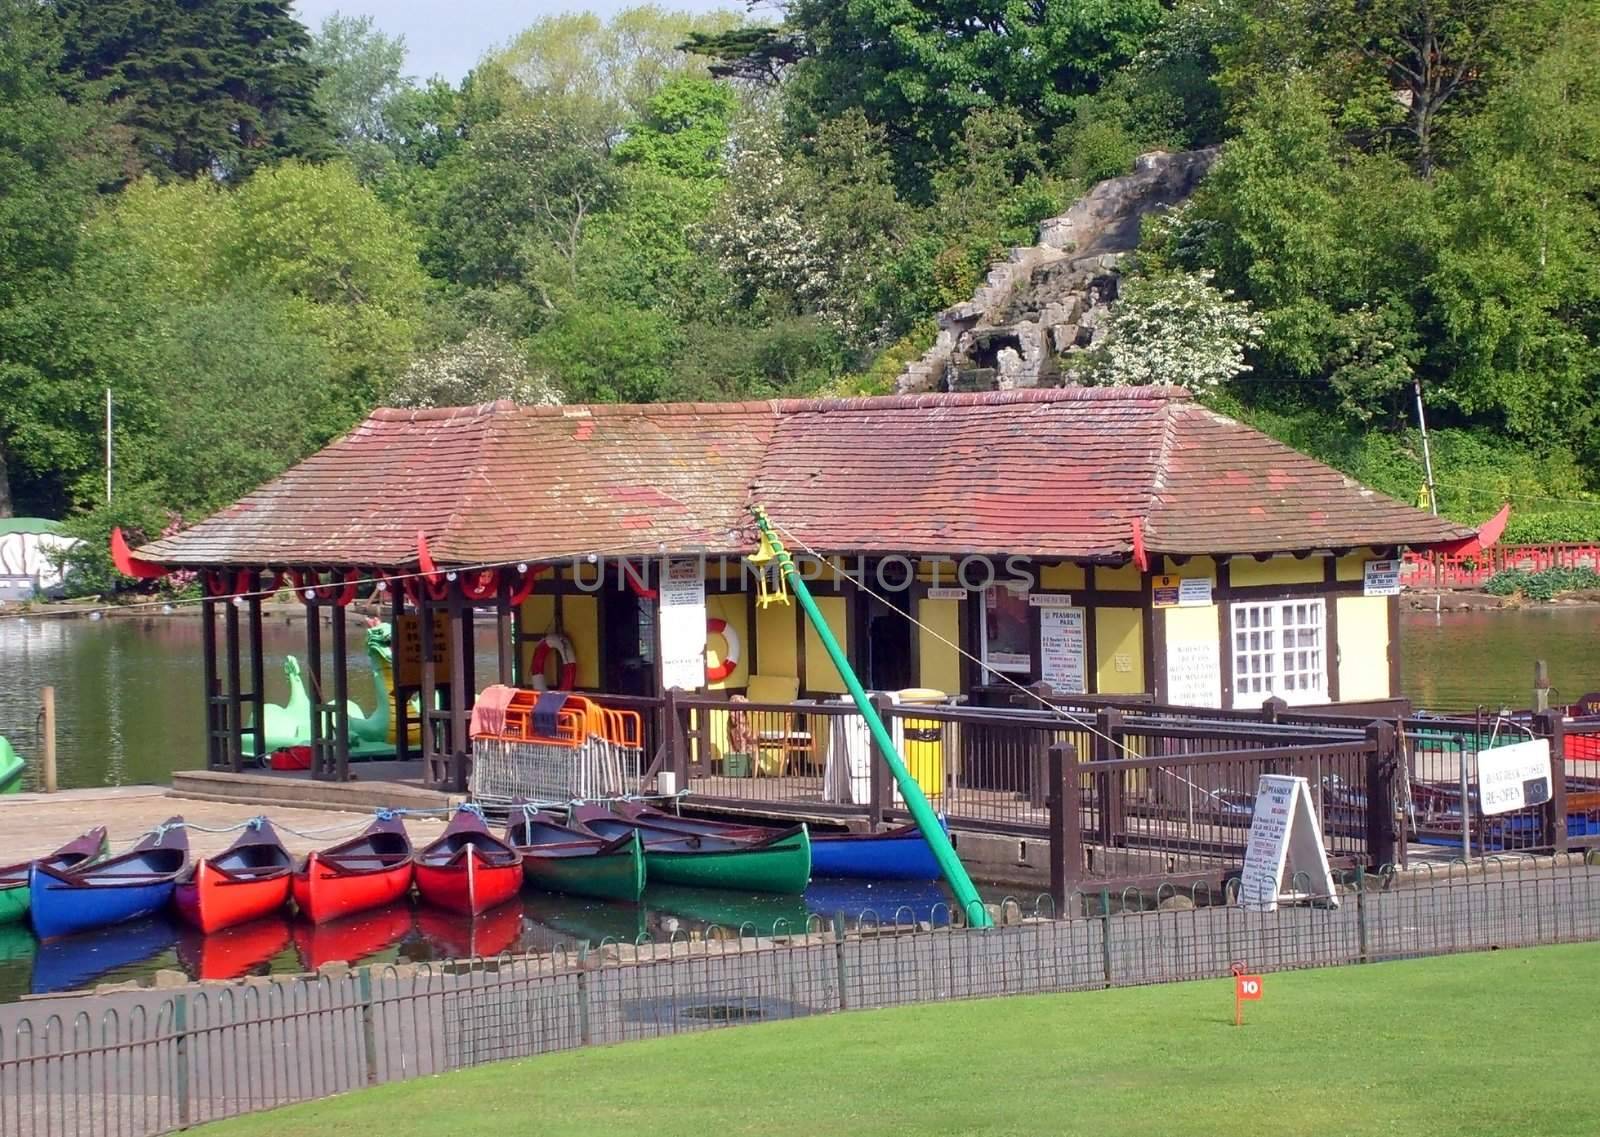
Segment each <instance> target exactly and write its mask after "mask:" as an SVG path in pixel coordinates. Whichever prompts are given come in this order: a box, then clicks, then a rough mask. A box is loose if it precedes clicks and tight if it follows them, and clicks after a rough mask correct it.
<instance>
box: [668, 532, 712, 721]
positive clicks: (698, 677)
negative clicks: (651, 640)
mask: <svg viewBox="0 0 1600 1137" xmlns="http://www.w3.org/2000/svg"><path fill="white" fill-rule="evenodd" d="M705 683H706V582H705V577H704V576H703V575H702V574H701V572H700V562H699V561H698V560H696V559H694V558H692V557H677V558H670V559H668V561H667V562H666V564H664V565H663V566H662V569H661V685H662V686H663V687H678V688H681V689H682V690H685V691H698V690H699V689H700V688H701V687H704V686H705Z"/></svg>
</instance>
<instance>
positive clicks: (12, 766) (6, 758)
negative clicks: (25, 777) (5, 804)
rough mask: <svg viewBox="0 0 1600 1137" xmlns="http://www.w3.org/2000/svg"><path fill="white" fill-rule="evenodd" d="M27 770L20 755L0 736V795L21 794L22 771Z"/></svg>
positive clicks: (3, 736)
mask: <svg viewBox="0 0 1600 1137" xmlns="http://www.w3.org/2000/svg"><path fill="white" fill-rule="evenodd" d="M25 769H27V765H26V763H24V762H23V761H22V755H20V754H18V753H17V752H16V751H15V750H13V749H12V748H11V743H9V742H7V741H6V739H5V735H0V794H15V793H21V792H22V771H23V770H25Z"/></svg>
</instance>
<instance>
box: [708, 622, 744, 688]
mask: <svg viewBox="0 0 1600 1137" xmlns="http://www.w3.org/2000/svg"><path fill="white" fill-rule="evenodd" d="M706 635H708V636H721V637H722V641H723V643H724V644H726V645H727V650H726V651H724V652H723V653H722V662H721V663H719V664H717V665H716V666H715V667H712V666H711V665H710V664H709V663H708V664H706V682H707V683H721V682H722V681H723V680H724V679H726V678H728V677H729V676H730V675H732V674H733V673H734V672H735V671H737V670H739V656H740V654H741V653H742V651H743V648H742V647H741V646H740V644H739V633H738V632H736V631H734V630H733V626H732V625H731V624H729V623H728V621H726V620H724V619H723V618H722V617H721V616H713V617H711V618H710V619H709V620H707V621H706Z"/></svg>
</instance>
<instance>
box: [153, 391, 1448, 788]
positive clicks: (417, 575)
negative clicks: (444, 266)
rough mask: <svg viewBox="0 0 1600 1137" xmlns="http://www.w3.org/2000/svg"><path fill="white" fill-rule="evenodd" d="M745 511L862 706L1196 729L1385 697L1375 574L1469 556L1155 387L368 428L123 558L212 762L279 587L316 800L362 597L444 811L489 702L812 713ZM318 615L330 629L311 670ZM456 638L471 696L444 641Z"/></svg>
mask: <svg viewBox="0 0 1600 1137" xmlns="http://www.w3.org/2000/svg"><path fill="white" fill-rule="evenodd" d="M753 505H760V506H762V507H764V508H765V510H766V513H767V515H768V517H769V518H770V519H771V521H772V523H773V524H774V526H775V527H776V529H777V531H778V532H779V534H780V535H781V536H782V538H783V540H784V542H785V543H786V545H788V547H789V548H790V550H791V551H792V552H793V553H795V554H797V555H798V556H800V557H801V558H802V564H803V566H804V567H805V570H806V572H807V575H808V576H809V577H810V578H811V586H812V589H813V591H814V592H815V594H816V595H817V596H818V599H819V603H820V605H821V608H822V611H823V613H824V615H825V616H826V618H827V621H828V623H829V624H830V626H831V630H832V632H833V634H834V635H835V636H836V637H837V639H838V640H839V642H840V643H841V644H842V645H844V647H845V650H846V652H847V654H848V657H849V659H850V661H851V662H852V664H853V665H854V667H855V668H856V669H857V671H858V673H859V674H860V676H861V678H862V680H863V682H864V683H865V684H866V685H867V687H868V688H869V689H873V690H880V691H897V690H901V689H907V688H921V689H931V690H933V691H936V692H940V693H943V694H945V695H948V696H952V697H959V698H961V699H962V700H964V701H965V703H966V705H967V706H968V707H982V706H1002V707H1003V706H1013V707H1014V706H1016V705H1017V701H1018V692H1019V688H1031V689H1032V690H1033V691H1034V692H1037V693H1041V695H1042V696H1044V697H1056V698H1060V699H1070V698H1071V697H1073V696H1080V697H1083V698H1085V699H1100V700H1102V701H1104V700H1127V701H1128V702H1130V703H1137V702H1139V701H1140V700H1143V701H1146V702H1154V703H1159V704H1172V705H1180V706H1187V707H1209V708H1218V709H1219V710H1223V711H1233V710H1248V711H1251V712H1256V711H1259V710H1260V708H1261V707H1262V705H1263V703H1264V702H1266V701H1267V700H1281V702H1282V703H1283V704H1286V705H1289V706H1308V705H1320V704H1347V705H1349V704H1354V705H1361V704H1369V703H1378V702H1382V701H1384V700H1388V699H1391V698H1393V697H1395V696H1397V695H1398V694H1399V691H1400V652H1399V646H1398V637H1397V620H1398V600H1397V595H1396V594H1397V592H1398V588H1399V585H1398V573H1397V568H1398V566H1397V564H1396V559H1397V558H1398V557H1399V556H1400V554H1401V552H1402V550H1405V549H1436V548H1448V549H1457V550H1459V549H1461V548H1464V547H1471V545H1472V543H1473V542H1474V541H1475V539H1476V538H1475V535H1474V533H1473V532H1472V531H1470V530H1468V529H1464V528H1462V527H1460V526H1458V525H1455V524H1453V523H1451V522H1448V521H1446V520H1444V519H1441V518H1438V517H1434V516H1431V515H1429V514H1427V513H1425V512H1422V511H1419V510H1417V509H1414V508H1412V507H1410V506H1408V505H1406V504H1403V503H1401V502H1398V501H1395V500H1392V499H1390V498H1387V497H1384V496H1382V495H1380V494H1378V493H1375V492H1373V491H1372V490H1370V489H1366V488H1364V487H1363V486H1361V485H1359V484H1357V483H1356V482H1354V481H1352V480H1351V479H1349V478H1348V477H1345V476H1344V475H1343V474H1341V473H1339V472H1338V471H1336V470H1333V469H1331V468H1329V467H1327V466H1325V465H1323V464H1321V463H1319V462H1317V461H1314V460H1313V459H1311V458H1309V457H1307V456H1305V455H1303V454H1300V453H1298V452H1296V451H1294V450H1293V449H1291V448H1289V447H1287V446H1284V445H1282V444H1280V443H1278V442H1276V441H1274V440H1272V439H1270V438H1268V437H1267V436H1265V435H1264V434H1262V433H1260V432H1259V431H1256V430H1254V429H1252V428H1250V427H1248V426H1245V425H1243V424H1241V423H1238V422H1235V421H1233V420H1231V419H1228V418H1226V417H1224V416H1223V415H1220V414H1218V413H1216V412H1214V411H1212V410H1209V409H1207V408H1206V407H1204V406H1202V405H1201V404H1200V403H1198V402H1196V401H1195V400H1194V399H1193V398H1191V397H1190V395H1189V394H1188V393H1186V392H1185V391H1183V390H1181V389H1178V388H1172V387H1144V388H1092V389H1088V388H1065V389H1051V390H1040V389H1034V390H1018V391H1002V392H990V393H980V394H941V395H914V396H896V397H887V398H853V399H788V400H774V401H770V402H746V403H732V404H662V405H642V406H618V405H601V406H564V407H519V406H515V405H512V404H509V403H496V404H492V405H484V406H477V407H462V408H454V409H439V410H422V411H401V410H378V411H375V412H374V413H373V414H372V415H371V416H370V417H369V418H368V419H367V420H366V421H365V422H363V423H362V424H360V425H359V426H358V427H356V428H355V429H354V430H352V431H351V432H350V433H349V434H348V435H346V436H344V437H342V438H340V439H338V440H337V441H335V442H334V443H332V444H331V445H329V446H328V447H327V448H326V449H324V450H323V451H321V452H320V453H318V454H316V455H313V456H312V457H310V458H308V459H307V460H305V461H304V462H302V463H300V464H299V465H297V466H295V467H294V468H293V469H291V470H289V471H287V472H286V473H284V474H283V475H281V476H280V477H278V478H277V479H275V480H274V481H272V482H270V483H269V484H267V485H265V486H263V487H262V488H261V489H259V490H257V491H256V492H254V493H252V494H250V495H249V496H247V497H245V498H244V499H242V500H241V501H239V502H237V503H236V504H234V505H233V506H231V507H229V508H227V509H225V510H223V511H222V512H221V513H219V514H217V515H216V516H214V517H211V518H209V519H208V520H205V521H203V522H201V523H199V524H197V525H195V526H194V527H193V528H191V529H188V530H187V531H185V532H183V533H180V534H178V535H176V536H173V537H169V538H165V539H163V540H159V541H156V542H153V543H151V544H147V545H145V546H144V547H143V548H141V549H139V550H137V553H136V554H135V555H134V556H133V557H132V558H127V559H128V560H129V561H130V563H131V567H132V569H133V570H134V571H137V572H150V573H155V572H159V571H163V570H167V569H178V568H184V569H194V570H199V572H200V574H201V578H202V580H203V581H204V582H205V588H206V595H207V599H206V601H205V608H206V619H205V620H204V621H203V624H204V627H205V629H206V661H207V667H206V678H205V683H206V687H207V699H206V707H207V714H208V727H209V737H210V740H211V742H210V747H209V753H208V756H207V762H208V765H209V766H211V767H213V768H220V769H227V768H232V769H235V770H237V769H239V768H240V767H241V764H242V762H243V761H244V757H245V755H247V754H250V753H260V752H262V750H263V748H264V747H265V746H266V743H267V740H266V739H265V738H264V737H263V734H262V731H261V729H260V724H262V722H263V717H264V709H265V708H264V703H265V699H264V696H263V693H262V692H263V671H264V666H265V663H264V661H263V659H262V654H261V640H260V621H261V605H260V601H261V597H262V596H263V595H264V594H270V593H271V592H273V591H275V590H277V589H279V588H281V587H292V588H294V589H295V591H296V593H297V595H298V597H299V599H300V600H301V601H302V602H303V603H304V604H305V605H306V606H307V607H308V609H309V610H310V612H311V615H312V617H313V618H311V619H308V620H307V627H308V644H307V648H308V651H307V656H308V661H307V666H308V674H307V676H306V681H307V686H308V689H309V691H310V692H311V695H312V699H313V701H314V702H315V703H317V704H319V705H321V706H323V707H324V709H325V711H326V714H325V715H320V716H316V718H317V719H318V720H319V721H318V723H317V724H315V725H314V727H313V738H312V740H311V743H312V747H313V749H314V751H315V760H314V764H313V769H312V774H313V776H315V777H323V778H329V779H339V780H343V779H344V778H345V776H346V769H347V767H346V762H347V759H348V756H349V753H350V750H351V745H352V744H351V739H350V733H349V726H350V724H349V722H348V714H347V712H346V711H345V707H346V703H347V699H348V697H349V684H348V678H347V676H346V674H345V670H346V669H345V667H343V666H340V665H338V664H337V663H336V665H335V666H334V668H333V671H334V674H333V675H331V676H327V675H324V674H322V671H323V667H322V664H321V662H320V661H321V659H322V655H323V641H322V636H323V634H324V627H323V624H324V621H323V620H319V619H317V618H315V617H316V614H317V612H318V611H319V610H323V609H326V608H329V607H332V608H339V607H341V606H344V605H348V604H349V603H350V602H351V601H352V600H353V599H355V598H357V597H361V598H362V599H363V602H368V601H372V600H376V601H378V602H380V603H381V604H382V605H383V608H384V611H385V612H386V613H387V614H389V615H390V616H391V617H392V618H393V621H394V625H395V628H396V644H395V651H396V654H395V673H394V677H395V681H396V699H395V705H394V707H393V710H394V712H395V713H396V715H397V717H398V718H399V719H400V720H401V727H400V730H399V733H398V745H399V748H400V751H401V753H402V754H404V753H405V750H406V745H407V744H406V738H407V736H408V730H407V727H406V724H405V722H404V720H405V718H406V714H407V711H406V705H407V699H408V698H410V699H411V701H412V705H413V706H414V707H427V708H429V710H428V711H427V713H426V715H424V716H423V717H424V718H425V719H426V720H427V724H428V725H427V729H424V730H422V731H421V732H420V747H421V750H422V752H423V754H424V756H425V757H426V758H427V759H428V762H427V765H426V767H425V769H426V771H427V774H426V781H427V782H428V783H429V784H431V785H436V786H439V787H451V788H457V789H459V788H463V787H465V786H466V784H467V777H468V771H469V763H470V753H471V743H470V740H469V738H468V719H469V716H470V714H471V709H472V706H473V702H474V698H475V695H476V693H477V692H478V691H480V690H482V688H483V687H484V686H486V685H487V684H489V683H492V682H498V683H503V684H508V685H513V686H519V687H530V686H536V685H537V686H555V687H566V688H570V689H574V690H577V691H581V692H589V693H593V694H595V695H596V696H597V697H599V698H603V699H606V700H611V701H612V703H613V704H614V705H619V706H634V707H637V708H640V709H642V710H644V711H646V716H645V717H646V718H647V719H649V718H650V712H651V709H652V708H653V709H654V711H655V713H656V716H657V717H656V720H655V721H657V722H659V721H661V719H660V714H659V712H660V708H661V707H662V706H663V701H664V700H666V699H669V698H672V697H678V696H681V697H684V698H688V699H698V700H702V701H704V700H720V701H723V702H724V703H725V702H726V701H727V700H730V699H732V698H733V697H735V696H739V697H742V698H743V699H746V700H749V701H750V702H751V704H752V705H757V704H760V705H768V706H780V705H782V706H790V705H794V704H802V705H815V706H817V707H823V706H828V705H831V704H833V703H835V702H837V700H838V697H839V695H840V694H841V693H842V692H843V691H844V689H845V688H844V684H843V683H842V681H841V678H840V676H839V675H838V673H837V672H836V671H835V670H834V668H833V667H832V665H831V664H830V663H829V661H828V659H827V657H826V655H825V654H824V652H823V651H822V649H821V646H820V643H819V641H818V638H817V636H816V633H815V631H814V630H812V629H811V628H810V627H808V626H807V624H806V623H805V621H804V620H803V618H802V617H801V615H800V613H799V611H798V608H797V607H796V606H793V605H787V606H786V605H781V604H771V605H762V604H759V603H758V591H759V588H758V583H759V582H758V580H757V575H758V574H756V573H754V572H753V571H752V570H751V569H750V567H749V566H748V564H747V563H746V562H745V561H744V559H743V558H744V557H745V556H747V555H748V554H749V553H750V552H751V551H753V550H754V549H755V547H756V543H757V542H756V539H755V535H754V534H755V528H754V525H753V522H752V517H751V513H750V509H751V507H752V506H753ZM235 597H237V598H238V599H237V600H234V598H235ZM230 601H231V602H230ZM686 612H687V613H692V619H691V622H689V623H685V620H684V615H685V613H686ZM345 623H346V621H344V620H342V619H335V620H333V621H331V624H329V625H328V627H327V629H326V631H327V634H328V635H329V636H331V638H332V644H331V646H332V649H333V656H334V659H335V660H336V661H342V660H344V659H345V658H346V655H347V653H346V642H345V636H346V633H345ZM486 623H489V624H492V626H493V627H494V629H495V636H494V639H493V645H494V646H493V648H488V649H485V648H484V647H483V646H482V645H480V649H479V650H480V651H486V652H487V655H488V656H492V657H493V659H494V663H493V665H492V666H493V674H485V673H483V672H484V671H487V670H488V669H489V668H488V665H479V664H478V663H477V662H476V658H477V655H478V654H479V653H478V652H475V651H474V649H473V646H472V645H473V644H474V642H475V635H476V633H477V632H482V631H484V630H485V624H486ZM219 625H220V632H219ZM219 637H220V638H219ZM413 713H415V712H413ZM684 721H686V722H694V723H698V724H699V725H701V726H704V724H705V722H706V721H708V720H707V719H706V718H705V717H704V712H703V708H702V712H701V714H700V715H692V714H691V715H689V716H686V717H685V719H684ZM794 722H795V720H793V719H786V720H785V721H784V724H783V726H784V729H782V730H780V731H778V732H777V734H778V736H779V741H780V743H781V744H782V746H783V747H786V748H787V749H789V750H793V751H796V752H798V753H797V754H789V753H784V754H782V755H779V756H778V757H777V758H776V759H774V760H775V761H777V762H778V765H777V766H776V768H775V769H771V770H769V772H772V773H776V774H778V775H783V774H786V773H789V772H791V771H792V770H794V769H799V770H802V771H810V772H813V773H816V772H818V771H820V768H821V766H822V764H823V757H822V756H821V755H820V753H819V751H820V750H822V749H825V743H824V742H823V741H822V736H823V735H825V734H826V733H827V732H826V731H825V730H820V729H819V730H813V729H810V728H811V727H812V726H814V725H815V724H814V723H812V722H810V721H808V720H804V719H802V720H801V721H800V722H799V725H798V729H793V730H790V729H788V728H789V726H790V725H792V724H793V723H794ZM412 729H413V730H414V728H412ZM657 733H658V734H659V732H657ZM744 733H748V732H744ZM761 733H762V734H763V738H762V739H758V740H757V741H756V743H754V744H750V743H749V742H748V740H745V739H741V738H740V737H739V735H740V734H741V730H740V723H739V721H738V720H737V719H736V718H735V717H732V716H723V717H722V718H721V719H720V721H719V723H718V725H716V726H715V727H714V728H713V729H710V730H708V731H706V730H703V731H701V733H700V737H699V739H698V741H697V743H696V750H695V755H694V763H695V768H696V769H698V770H702V771H704V770H715V771H717V772H719V773H723V774H727V773H730V772H734V773H737V772H743V769H744V765H743V763H744V757H745V752H746V751H747V750H750V749H752V748H754V749H758V750H759V749H762V748H763V747H764V746H766V745H767V744H768V743H770V741H771V740H770V739H768V738H767V737H766V735H769V734H771V733H773V732H770V731H764V732H761ZM661 741H662V739H660V738H659V737H658V738H656V740H655V742H656V744H657V745H659V743H660V742H661ZM735 756H738V757H739V761H738V762H737V763H736V762H734V760H733V759H734V757H735ZM790 758H797V759H798V761H796V762H794V763H791V762H790ZM724 759H727V761H726V763H725V762H724ZM756 761H757V763H758V765H757V768H756V769H755V770H753V771H752V772H753V773H755V774H757V775H759V774H761V773H762V772H763V771H762V769H761V765H760V764H763V763H768V756H767V755H764V754H763V755H757V758H756ZM736 767H738V768H737V769H736Z"/></svg>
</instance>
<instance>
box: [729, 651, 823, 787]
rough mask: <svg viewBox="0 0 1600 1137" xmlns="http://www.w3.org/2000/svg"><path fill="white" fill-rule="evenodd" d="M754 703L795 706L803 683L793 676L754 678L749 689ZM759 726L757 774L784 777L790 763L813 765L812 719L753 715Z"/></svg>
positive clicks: (814, 742) (767, 714) (761, 712)
mask: <svg viewBox="0 0 1600 1137" xmlns="http://www.w3.org/2000/svg"><path fill="white" fill-rule="evenodd" d="M746 695H747V697H748V698H749V700H750V701H751V702H752V703H774V704H777V703H782V704H792V703H794V702H795V701H796V700H798V699H799V698H800V680H799V679H797V678H795V677H794V676H793V675H752V676H750V682H749V684H748V686H747V687H746ZM749 714H750V716H751V718H752V719H753V720H754V722H755V723H756V730H755V736H756V773H757V774H758V775H763V776H766V777H782V776H784V775H786V774H788V773H789V763H790V762H791V761H793V760H794V759H796V758H799V759H800V760H801V762H802V764H803V765H806V766H809V765H811V764H812V763H813V761H814V755H815V747H816V740H815V737H814V736H813V733H812V731H811V729H810V728H811V723H810V722H809V721H808V718H809V716H805V715H800V714H796V715H792V716H778V715H776V714H775V713H774V712H772V711H751V712H749Z"/></svg>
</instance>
